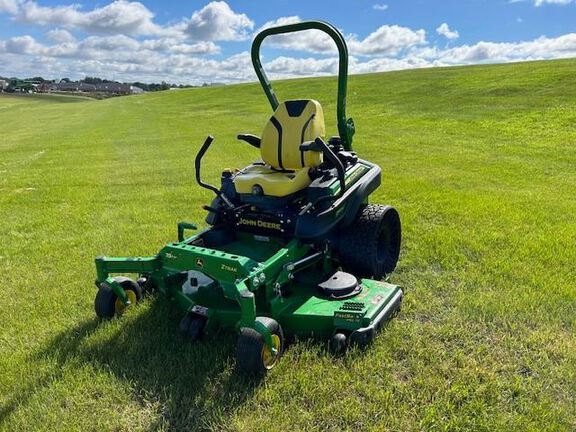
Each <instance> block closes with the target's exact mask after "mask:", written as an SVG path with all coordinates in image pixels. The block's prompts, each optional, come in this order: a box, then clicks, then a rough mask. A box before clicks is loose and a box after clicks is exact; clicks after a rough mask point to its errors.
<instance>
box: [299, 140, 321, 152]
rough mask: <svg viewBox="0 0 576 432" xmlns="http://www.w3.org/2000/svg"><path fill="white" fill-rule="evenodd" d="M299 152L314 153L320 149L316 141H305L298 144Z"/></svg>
mask: <svg viewBox="0 0 576 432" xmlns="http://www.w3.org/2000/svg"><path fill="white" fill-rule="evenodd" d="M300 150H301V151H304V152H305V151H316V152H321V151H322V148H321V147H320V146H319V145H318V144H317V143H316V141H306V142H303V143H302V144H300Z"/></svg>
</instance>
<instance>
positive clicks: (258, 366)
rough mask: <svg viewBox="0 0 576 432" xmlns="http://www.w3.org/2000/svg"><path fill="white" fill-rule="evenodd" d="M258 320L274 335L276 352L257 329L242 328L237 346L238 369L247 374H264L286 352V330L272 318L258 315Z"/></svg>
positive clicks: (273, 341) (273, 342)
mask: <svg viewBox="0 0 576 432" xmlns="http://www.w3.org/2000/svg"><path fill="white" fill-rule="evenodd" d="M256 321H258V322H260V323H261V324H264V325H265V326H266V328H267V329H268V331H270V334H271V335H272V344H273V345H274V349H275V352H273V351H272V350H271V349H270V348H269V347H268V345H266V344H265V343H264V338H263V337H262V335H261V334H260V333H258V332H257V331H256V330H254V329H252V328H249V327H243V328H242V329H240V336H239V337H238V345H237V348H236V370H237V371H238V372H240V373H242V374H245V375H263V374H265V373H266V372H268V371H269V370H270V369H272V368H273V367H274V366H276V364H277V363H278V360H279V359H280V357H281V356H282V354H283V352H284V332H283V331H282V327H280V324H278V323H277V322H276V321H275V320H273V319H272V318H267V317H258V318H256Z"/></svg>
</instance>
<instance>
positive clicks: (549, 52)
mask: <svg viewBox="0 0 576 432" xmlns="http://www.w3.org/2000/svg"><path fill="white" fill-rule="evenodd" d="M9 1H10V0H0V8H1V7H4V10H6V5H8V2H9ZM530 1H531V2H533V1H536V0H530ZM560 1H561V0H560ZM14 5H16V6H15V8H14V7H13V6H14ZM10 8H11V9H10V11H9V12H8V13H11V14H13V16H14V18H15V19H17V20H23V21H26V22H29V23H34V24H36V25H51V26H52V27H54V26H57V27H56V28H49V31H47V32H46V33H45V36H46V38H45V40H44V39H41V38H39V39H35V38H34V37H32V36H30V35H20V36H15V37H10V38H7V39H5V40H0V58H1V59H2V65H3V70H2V73H3V74H5V75H6V74H8V75H14V76H30V75H32V74H34V75H36V74H38V75H43V76H46V77H53V78H58V77H62V76H69V77H71V78H74V79H76V78H82V77H83V76H85V75H90V76H101V77H103V78H108V79H116V80H119V81H155V82H159V81H162V80H165V81H170V82H177V83H179V82H183V83H192V84H201V83H202V82H244V81H251V80H254V79H255V75H254V72H253V69H252V65H251V61H250V55H249V53H248V52H241V53H239V54H236V55H232V56H229V57H226V58H212V57H207V55H208V56H209V55H213V54H220V47H219V46H218V45H217V44H216V43H215V41H218V40H240V39H244V38H246V37H248V36H249V34H250V33H251V30H252V29H253V28H254V23H253V22H252V20H250V18H249V17H248V16H246V15H245V14H241V13H237V12H235V11H233V10H232V9H231V8H230V7H229V6H228V5H227V4H226V3H225V2H212V3H208V4H207V5H206V6H205V7H204V8H202V9H200V10H198V11H197V12H194V13H193V14H192V15H191V17H190V18H189V19H182V20H180V21H178V22H176V23H170V24H167V25H163V26H161V25H159V24H157V23H155V22H154V15H153V13H152V12H151V11H149V10H148V9H147V8H146V7H145V6H144V5H142V4H141V3H138V2H129V1H125V0H119V1H115V2H113V3H109V4H107V5H104V6H102V7H96V8H94V9H92V10H88V11H83V10H81V8H80V6H54V7H43V6H39V5H38V4H37V3H36V2H33V1H28V2H24V3H23V2H19V0H18V2H17V3H14V4H12V3H11V6H10ZM15 10H16V12H14V11H15ZM88 18H90V21H88ZM27 20H28V21H27ZM30 20H32V21H30ZM298 21H300V18H299V17H297V16H291V17H282V18H279V19H278V20H275V21H271V22H268V23H266V24H265V25H264V26H263V27H268V26H271V25H282V24H288V23H294V22H298ZM46 30H48V29H46ZM436 31H437V32H438V33H439V34H441V35H443V36H445V37H447V38H448V39H456V38H457V36H458V33H457V32H456V31H454V30H452V29H450V27H449V26H448V25H447V24H446V23H444V24H442V25H440V26H439V27H438V29H436ZM345 38H346V40H347V42H348V46H349V49H350V53H351V57H350V62H349V63H350V72H351V73H368V72H379V71H386V70H396V69H406V68H419V67H432V66H443V65H455V64H474V63H496V62H509V61H523V60H536V59H552V58H563V57H574V56H576V33H571V34H566V35H563V36H560V37H556V38H547V37H540V38H538V39H534V40H531V41H524V42H515V43H512V42H507V43H498V42H487V41H481V42H478V43H476V44H470V45H468V44H466V45H460V46H454V47H449V48H439V46H438V45H435V44H431V43H429V42H428V41H427V40H426V32H425V31H424V30H422V29H420V30H416V29H411V28H408V27H402V26H398V25H383V26H380V27H378V28H376V29H375V30H374V31H372V32H371V33H369V34H368V35H367V36H366V37H360V36H358V35H356V34H346V35H345ZM267 41H268V39H267ZM269 42H270V43H271V44H272V45H274V46H276V47H278V48H281V49H285V50H298V51H308V52H309V53H310V52H311V53H312V54H310V55H308V56H306V58H301V57H300V56H297V55H294V56H292V55H291V53H289V52H285V53H284V54H286V55H282V56H279V57H277V58H273V57H272V58H270V59H268V58H267V59H266V61H265V63H264V67H265V69H266V70H267V71H268V73H269V75H270V77H271V78H290V77H299V76H326V75H333V74H335V73H337V70H338V61H337V58H336V57H337V56H336V55H335V54H336V48H335V45H334V43H333V41H332V40H331V39H330V38H329V37H328V36H327V35H325V34H323V33H322V32H318V31H307V32H300V33H294V34H291V35H278V36H276V37H271V38H270V41H269ZM247 44H248V42H246V45H247ZM318 54H321V55H320V56H319V55H318Z"/></svg>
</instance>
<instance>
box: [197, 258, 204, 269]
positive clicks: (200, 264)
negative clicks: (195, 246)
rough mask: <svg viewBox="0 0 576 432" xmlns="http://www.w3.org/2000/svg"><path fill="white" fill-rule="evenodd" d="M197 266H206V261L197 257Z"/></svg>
mask: <svg viewBox="0 0 576 432" xmlns="http://www.w3.org/2000/svg"><path fill="white" fill-rule="evenodd" d="M196 266H198V267H200V268H202V267H204V261H202V260H201V259H200V258H196Z"/></svg>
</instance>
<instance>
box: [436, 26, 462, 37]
mask: <svg viewBox="0 0 576 432" xmlns="http://www.w3.org/2000/svg"><path fill="white" fill-rule="evenodd" d="M436 33H438V34H439V35H440V36H444V37H445V38H446V39H450V40H452V39H458V38H459V37H460V34H459V33H458V32H457V31H456V30H450V27H448V24H446V23H442V24H440V26H439V27H438V28H437V29H436Z"/></svg>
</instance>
